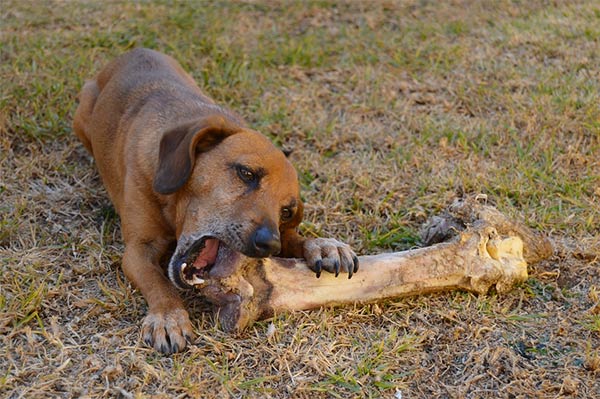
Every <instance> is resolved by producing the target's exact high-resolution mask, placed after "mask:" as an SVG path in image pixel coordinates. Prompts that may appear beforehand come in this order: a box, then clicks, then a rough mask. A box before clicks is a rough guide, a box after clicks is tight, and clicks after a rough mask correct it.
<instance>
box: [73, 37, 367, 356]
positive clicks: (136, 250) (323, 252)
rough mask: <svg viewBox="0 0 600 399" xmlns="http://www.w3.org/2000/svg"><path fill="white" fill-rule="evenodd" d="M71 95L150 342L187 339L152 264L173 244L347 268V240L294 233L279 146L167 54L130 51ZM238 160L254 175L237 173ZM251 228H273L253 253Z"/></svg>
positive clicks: (179, 343) (298, 216) (173, 296)
mask: <svg viewBox="0 0 600 399" xmlns="http://www.w3.org/2000/svg"><path fill="white" fill-rule="evenodd" d="M79 100H80V104H79V107H78V109H77V111H76V113H75V117H74V122H73V128H74V131H75V133H76V135H77V136H78V137H79V139H80V140H81V141H82V142H83V144H84V145H85V147H86V148H87V149H88V151H89V152H90V153H91V154H92V155H93V156H94V159H95V160H96V164H97V167H98V170H99V172H100V175H101V177H102V181H103V183H104V185H105V187H106V189H107V191H108V194H109V196H110V198H111V200H112V202H113V204H114V206H115V208H116V210H117V212H118V213H119V215H120V217H121V223H122V232H123V238H124V241H125V244H126V248H125V254H124V256H123V270H124V272H125V275H126V276H127V278H128V279H129V280H130V281H131V282H132V283H133V284H134V285H135V286H136V287H137V288H138V289H139V290H140V291H141V292H142V294H143V296H144V298H145V299H146V300H147V302H148V305H149V312H148V315H147V317H146V318H145V320H144V324H143V328H142V334H143V337H144V339H145V341H146V342H147V343H148V344H150V345H151V346H154V347H155V348H156V349H157V350H160V351H162V352H165V353H171V352H176V351H178V350H181V349H182V348H184V347H185V345H186V341H187V340H190V339H191V337H192V335H193V333H192V327H191V323H190V321H189V316H188V313H187V311H186V310H185V308H184V305H183V302H182V300H181V298H180V296H179V294H178V292H177V290H176V288H175V286H174V285H173V282H172V281H170V280H169V278H168V277H167V276H166V275H165V273H164V271H163V270H162V269H161V267H160V266H159V260H160V259H161V258H162V257H164V256H165V254H166V253H167V251H168V248H169V247H170V246H171V245H172V244H173V243H174V242H177V243H178V247H179V246H182V245H187V244H184V243H185V242H187V241H190V240H192V237H195V236H197V235H199V234H210V235H211V236H214V237H217V238H218V239H219V240H220V241H221V242H223V243H225V244H226V245H227V246H228V247H231V248H232V249H233V250H235V251H237V252H239V253H242V254H244V255H246V256H252V257H262V256H269V255H275V254H277V253H278V252H279V256H284V257H305V258H306V260H307V263H308V264H309V266H310V267H311V268H312V269H313V270H315V271H316V272H317V276H318V275H319V273H320V270H321V268H323V269H325V270H327V271H330V272H336V274H337V273H338V272H339V271H340V270H343V271H347V272H349V274H350V276H351V274H352V273H353V272H355V271H356V269H357V264H356V261H355V259H356V258H355V255H354V253H353V252H352V251H351V250H350V248H349V247H348V246H347V245H345V244H342V243H339V242H337V241H335V240H332V239H308V240H307V239H305V238H303V237H301V236H300V235H299V234H298V233H297V226H298V225H299V223H300V222H301V220H302V212H303V206H302V202H301V200H300V195H299V188H298V179H297V175H296V171H295V170H294V168H293V166H292V165H291V163H290V162H289V161H288V160H287V159H286V157H285V156H284V154H283V153H282V152H281V151H280V150H278V149H277V148H276V147H275V146H274V145H273V144H272V143H271V142H270V141H269V140H268V139H267V138H265V137H264V136H263V135H261V134H260V133H258V132H256V131H253V130H251V129H249V128H248V127H247V126H246V124H245V122H244V121H243V120H242V119H241V118H240V117H239V116H237V115H236V114H234V113H233V112H231V111H229V110H227V109H225V108H223V107H220V106H218V105H216V104H215V103H214V102H213V101H212V100H211V99H210V98H208V97H206V96H205V95H204V94H203V93H202V92H201V91H200V89H199V88H198V86H197V85H196V84H195V82H194V81H193V79H192V78H191V77H190V76H189V75H188V74H187V73H186V72H185V71H183V69H182V68H181V67H180V66H179V65H178V64H177V62H176V61H175V60H173V59H172V58H171V57H168V56H166V55H163V54H160V53H158V52H155V51H152V50H147V49H136V50H133V51H130V52H129V53H126V54H124V55H122V56H121V57H119V58H117V59H116V60H114V61H113V62H111V63H110V64H108V65H107V66H106V67H105V68H104V69H103V70H102V71H101V72H100V73H99V74H98V75H97V76H96V78H95V79H93V80H91V81H88V82H87V83H86V84H85V85H84V87H83V89H82V90H81V93H80V95H79ZM240 168H241V169H240ZM246 168H247V169H248V170H250V171H252V172H253V174H252V175H250V176H252V177H255V178H256V180H251V181H245V180H244V178H243V174H244V173H245V172H244V170H246ZM289 212H291V215H290V214H289ZM259 228H262V229H263V233H264V232H269V233H268V234H271V235H270V236H269V237H270V238H272V240H270V241H269V246H268V247H267V248H266V249H264V248H259V249H257V240H258V239H257V238H256V237H257V232H258V229H259ZM186 240H187V241H186Z"/></svg>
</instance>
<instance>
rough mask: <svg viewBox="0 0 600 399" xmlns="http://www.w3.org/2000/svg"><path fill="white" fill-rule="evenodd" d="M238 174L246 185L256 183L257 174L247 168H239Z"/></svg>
mask: <svg viewBox="0 0 600 399" xmlns="http://www.w3.org/2000/svg"><path fill="white" fill-rule="evenodd" d="M237 173H238V176H239V177H240V179H242V180H243V181H245V182H246V183H254V182H255V181H256V174H255V173H254V172H252V171H251V170H250V169H248V168H247V167H245V166H238V167H237Z"/></svg>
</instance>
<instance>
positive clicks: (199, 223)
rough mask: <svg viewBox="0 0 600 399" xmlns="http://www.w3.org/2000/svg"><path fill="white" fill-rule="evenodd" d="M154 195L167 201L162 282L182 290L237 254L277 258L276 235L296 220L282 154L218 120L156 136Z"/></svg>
mask: <svg viewBox="0 0 600 399" xmlns="http://www.w3.org/2000/svg"><path fill="white" fill-rule="evenodd" d="M154 189H155V191H157V192H158V193H160V194H165V195H173V196H174V198H175V204H176V206H175V228H176V230H177V231H176V235H177V248H176V250H175V254H174V255H173V257H172V258H171V262H170V263H169V277H170V279H171V280H172V281H173V283H175V284H176V285H177V286H180V287H182V288H183V287H186V286H188V285H189V282H190V281H194V279H195V278H200V277H201V276H202V275H204V273H206V271H207V270H208V269H210V267H212V266H215V265H219V266H220V267H221V268H227V267H228V266H231V265H232V264H234V263H236V262H237V261H239V257H240V254H242V255H245V256H248V257H254V258H263V257H267V256H270V255H276V254H278V253H279V251H280V250H281V232H282V231H284V230H286V229H290V228H295V227H296V226H298V224H299V223H300V221H301V220H302V211H303V206H302V202H301V200H300V194H299V186H298V176H297V174H296V171H295V169H294V167H293V166H292V164H291V163H290V162H289V161H288V159H287V158H286V157H285V155H284V154H283V152H282V151H280V150H279V149H277V148H276V147H275V146H274V145H273V144H272V143H271V142H270V141H269V140H268V139H267V138H266V137H265V136H263V135H262V134H260V133H257V132H255V131H253V130H250V129H247V128H243V127H241V126H239V125H238V124H236V123H235V122H233V121H231V120H230V119H229V118H227V117H226V116H222V115H216V116H211V117H208V118H203V119H201V120H199V121H194V122H190V123H188V124H184V125H183V126H180V127H178V128H175V129H173V130H170V131H168V132H166V133H165V134H164V135H163V137H162V140H161V144H160V151H159V164H158V169H157V172H156V175H155V179H154Z"/></svg>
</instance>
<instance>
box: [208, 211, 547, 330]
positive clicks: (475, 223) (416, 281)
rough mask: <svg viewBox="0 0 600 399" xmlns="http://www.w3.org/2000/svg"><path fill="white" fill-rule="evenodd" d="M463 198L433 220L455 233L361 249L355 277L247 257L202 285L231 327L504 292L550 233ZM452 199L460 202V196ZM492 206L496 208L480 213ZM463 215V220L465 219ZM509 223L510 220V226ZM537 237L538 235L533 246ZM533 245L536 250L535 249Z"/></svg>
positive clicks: (520, 275) (214, 273)
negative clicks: (403, 246) (423, 243)
mask: <svg viewBox="0 0 600 399" xmlns="http://www.w3.org/2000/svg"><path fill="white" fill-rule="evenodd" d="M459 205H461V206H459V209H460V210H461V212H462V213H463V214H462V216H460V217H456V213H453V211H452V207H451V208H450V211H449V213H448V214H447V215H446V216H447V217H449V218H455V219H454V220H452V223H450V222H448V223H446V222H442V221H441V219H437V220H435V221H434V223H433V224H432V225H431V226H430V230H431V229H438V230H439V229H440V228H441V227H440V226H441V225H447V226H449V227H448V228H450V229H451V230H453V231H454V237H453V238H452V241H450V242H445V243H440V244H436V245H433V246H430V247H426V248H420V249H414V250H409V251H403V252H396V253H387V254H379V255H372V256H361V257H359V261H360V271H359V272H358V273H357V274H356V275H354V277H352V279H346V278H344V277H342V276H340V277H338V278H336V277H334V276H333V275H331V274H328V273H324V274H322V275H321V277H320V278H319V279H317V278H316V277H315V274H314V273H313V272H312V271H310V270H309V269H308V267H307V266H306V265H305V264H304V262H303V261H302V260H300V259H280V258H269V259H264V260H260V261H258V260H256V259H249V258H244V259H243V260H242V261H240V262H239V263H238V264H237V265H236V266H234V267H232V269H231V270H211V272H210V273H209V277H208V279H206V280H205V281H204V283H203V284H202V285H201V286H198V287H197V288H198V289H199V290H200V292H201V293H202V294H203V295H204V296H205V297H206V298H207V299H208V300H209V301H211V302H212V303H213V304H215V305H216V307H217V309H218V318H219V322H220V323H221V326H222V328H223V329H225V330H227V331H231V330H241V329H243V328H245V327H246V326H248V325H250V324H252V323H253V322H254V321H256V320H261V319H265V318H269V317H271V316H273V315H275V314H278V313H282V312H289V311H293V310H307V309H313V308H317V307H321V306H337V305H344V304H352V303H367V302H374V301H380V300H383V299H389V298H399V297H405V296H413V295H420V294H425V293H431V292H439V291H450V290H466V291H470V292H475V293H478V294H484V293H486V292H488V291H489V289H490V288H491V287H495V289H496V290H497V291H498V292H506V291H508V290H510V289H511V288H512V287H513V286H514V285H515V284H518V283H521V282H523V281H525V280H526V279H527V263H526V261H525V258H524V255H523V253H524V250H525V251H526V252H527V253H529V254H530V258H531V259H535V260H539V259H541V258H543V257H545V256H548V255H549V254H550V253H551V247H550V246H549V245H548V246H547V247H545V249H544V250H546V252H544V251H542V252H541V253H540V251H537V252H536V248H538V247H540V245H539V242H540V241H544V239H543V238H541V237H540V236H538V235H537V234H535V233H534V232H531V231H530V230H529V229H528V228H527V227H525V226H522V225H518V229H517V228H515V226H516V224H513V223H509V222H508V219H506V218H504V217H503V216H502V217H501V218H500V219H501V222H502V223H500V224H499V227H500V228H501V229H502V231H510V232H512V233H511V234H501V233H499V231H498V230H499V229H498V228H497V227H496V226H495V225H494V224H493V222H494V221H493V220H489V219H490V217H487V216H486V215H488V214H492V215H493V216H494V218H498V217H499V216H498V215H501V214H500V213H499V212H497V211H495V209H494V208H491V207H486V206H484V205H480V204H479V203H478V202H477V201H474V202H473V203H471V204H467V205H465V203H462V204H460V203H459ZM453 206H454V207H455V208H456V207H457V203H455V204H454V205H453ZM466 208H469V209H470V210H469V211H467V209H466ZM488 208H491V209H493V210H494V211H495V212H487V213H486V212H483V215H481V213H482V211H483V210H488ZM449 215H451V216H449ZM442 218H443V217H442ZM492 219H493V218H492ZM459 220H462V221H463V223H462V226H461V223H459V222H458V221H459ZM496 222H498V221H496ZM509 225H510V226H509ZM465 226H468V227H466V229H465V230H464V231H462V232H458V231H456V229H458V228H465ZM507 227H510V228H509V229H508V230H507ZM442 228H443V226H442ZM519 229H521V230H523V231H526V232H527V234H524V236H525V237H520V236H519V235H517V234H515V233H514V232H515V231H520V230H519ZM438 233H439V231H438ZM438 233H435V234H434V233H431V231H428V232H427V233H426V234H425V236H426V238H427V234H429V235H436V234H437V236H439V234H441V233H439V234H438ZM529 233H531V234H529ZM442 235H444V234H442ZM446 235H449V234H448V233H446ZM531 240H534V241H535V248H533V249H532V244H533V243H532V242H531ZM524 245H525V247H524ZM542 247H543V246H542ZM548 248H549V249H548ZM548 251H550V252H548ZM534 253H535V257H534V256H531V254H534Z"/></svg>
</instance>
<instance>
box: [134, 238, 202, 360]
mask: <svg viewBox="0 0 600 399" xmlns="http://www.w3.org/2000/svg"><path fill="white" fill-rule="evenodd" d="M158 253H159V251H157V250H156V248H154V247H153V246H152V244H149V243H139V242H134V243H127V244H126V248H125V255H124V257H123V271H124V273H125V275H126V276H127V278H128V279H129V280H130V281H131V282H132V283H133V285H134V286H135V287H136V288H138V289H139V290H140V291H141V293H142V295H143V296H144V298H145V299H146V301H147V302H148V307H149V311H148V315H147V316H146V317H145V319H144V322H143V325H142V337H143V339H144V342H146V344H147V345H149V346H151V347H153V348H154V349H156V350H157V351H160V352H162V353H165V354H170V353H174V352H179V351H180V350H182V349H183V348H185V346H186V343H187V342H189V341H191V339H192V336H193V331H192V324H191V323H190V318H189V315H188V312H187V311H186V310H185V308H184V305H183V301H182V300H181V297H180V296H179V294H178V293H177V290H176V288H175V287H174V286H173V284H172V283H171V282H170V281H169V280H168V279H167V278H166V276H165V275H164V273H163V271H162V269H161V267H160V266H159V263H158Z"/></svg>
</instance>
